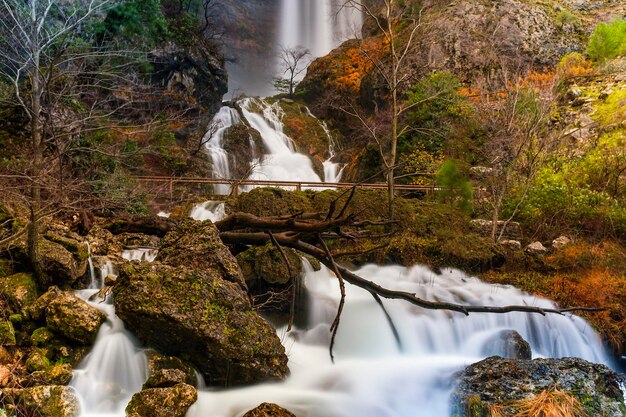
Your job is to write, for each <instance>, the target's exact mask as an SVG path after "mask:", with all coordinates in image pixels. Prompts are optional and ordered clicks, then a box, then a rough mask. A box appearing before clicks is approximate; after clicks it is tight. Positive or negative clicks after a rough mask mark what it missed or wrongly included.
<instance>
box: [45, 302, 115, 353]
mask: <svg viewBox="0 0 626 417" xmlns="http://www.w3.org/2000/svg"><path fill="white" fill-rule="evenodd" d="M105 321H106V315H105V314H104V313H103V312H101V311H100V310H98V309H97V308H95V307H92V306H90V305H89V304H87V303H86V302H85V301H83V300H81V299H80V298H78V297H76V296H75V295H74V294H72V293H70V292H62V293H61V294H60V295H59V297H57V298H55V299H54V300H52V301H51V302H50V304H49V305H48V307H47V308H46V324H47V326H48V328H49V329H51V330H52V331H54V332H56V333H59V334H61V335H63V336H65V337H67V338H68V339H70V340H73V341H75V342H78V343H80V344H84V345H90V344H93V342H94V341H95V340H96V336H97V335H98V330H99V329H100V325H102V323H104V322H105Z"/></svg>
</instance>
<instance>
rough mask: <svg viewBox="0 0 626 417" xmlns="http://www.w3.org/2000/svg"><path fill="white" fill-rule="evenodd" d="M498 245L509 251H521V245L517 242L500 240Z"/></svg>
mask: <svg viewBox="0 0 626 417" xmlns="http://www.w3.org/2000/svg"><path fill="white" fill-rule="evenodd" d="M499 243H500V245H502V246H504V247H505V248H507V249H509V250H520V249H522V243H521V242H520V241H519V240H511V239H505V240H501V241H500V242H499Z"/></svg>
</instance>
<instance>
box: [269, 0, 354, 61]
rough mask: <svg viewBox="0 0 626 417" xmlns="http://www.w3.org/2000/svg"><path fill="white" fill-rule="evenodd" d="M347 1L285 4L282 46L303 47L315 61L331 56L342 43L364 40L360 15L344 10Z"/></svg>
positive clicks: (292, 0) (299, 0) (313, 0)
mask: <svg viewBox="0 0 626 417" xmlns="http://www.w3.org/2000/svg"><path fill="white" fill-rule="evenodd" d="M344 2H345V0H282V8H281V27H280V34H279V40H278V43H279V45H281V46H283V47H285V48H295V47H297V46H302V47H304V48H306V49H308V50H309V51H310V52H311V55H312V58H317V57H320V56H323V55H326V54H327V53H329V52H330V51H331V50H332V49H333V48H335V47H336V46H338V45H339V44H340V43H341V42H343V41H344V40H346V39H350V38H357V37H360V32H361V26H362V24H363V18H362V14H361V12H360V11H358V10H356V9H354V8H350V7H342V5H343V3H344Z"/></svg>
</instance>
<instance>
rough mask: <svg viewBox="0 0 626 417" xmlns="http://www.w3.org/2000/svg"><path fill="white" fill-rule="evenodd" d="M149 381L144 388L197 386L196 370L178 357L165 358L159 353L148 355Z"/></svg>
mask: <svg viewBox="0 0 626 417" xmlns="http://www.w3.org/2000/svg"><path fill="white" fill-rule="evenodd" d="M148 372H149V373H148V380H147V381H146V382H145V383H144V385H143V388H168V387H173V386H174V385H177V384H179V383H185V384H188V385H192V386H196V385H197V384H198V378H197V377H196V372H195V370H194V369H193V368H192V367H191V365H189V364H187V363H186V362H184V361H183V360H181V359H180V358H177V357H176V356H165V355H161V354H160V353H157V352H151V353H150V354H149V355H148Z"/></svg>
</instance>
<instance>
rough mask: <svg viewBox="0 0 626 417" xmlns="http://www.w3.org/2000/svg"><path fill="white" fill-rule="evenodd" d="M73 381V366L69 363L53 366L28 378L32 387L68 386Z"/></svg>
mask: <svg viewBox="0 0 626 417" xmlns="http://www.w3.org/2000/svg"><path fill="white" fill-rule="evenodd" d="M71 380H72V366H71V365H70V364H67V363H59V364H55V365H51V366H50V367H48V368H46V369H43V370H40V371H35V372H33V373H31V374H30V375H29V376H28V382H29V384H31V385H67V384H69V383H70V381H71Z"/></svg>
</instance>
